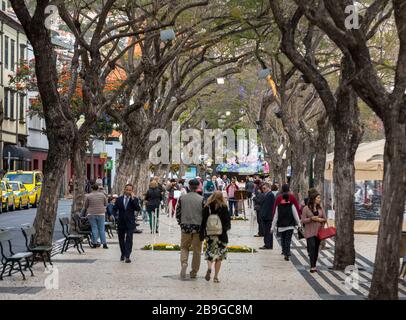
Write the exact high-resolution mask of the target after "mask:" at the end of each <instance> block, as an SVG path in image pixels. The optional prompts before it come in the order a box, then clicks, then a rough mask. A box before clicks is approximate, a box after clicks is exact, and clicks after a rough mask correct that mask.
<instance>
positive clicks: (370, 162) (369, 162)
mask: <svg viewBox="0 0 406 320" xmlns="http://www.w3.org/2000/svg"><path fill="white" fill-rule="evenodd" d="M384 147H385V140H384V139H383V140H378V141H372V142H367V143H361V144H360V145H359V146H358V149H357V152H356V153H355V159H354V166H355V180H357V181H361V180H382V179H383V152H384ZM333 161H334V153H330V154H328V155H327V159H326V171H325V178H326V179H327V180H330V181H331V180H332V178H333Z"/></svg>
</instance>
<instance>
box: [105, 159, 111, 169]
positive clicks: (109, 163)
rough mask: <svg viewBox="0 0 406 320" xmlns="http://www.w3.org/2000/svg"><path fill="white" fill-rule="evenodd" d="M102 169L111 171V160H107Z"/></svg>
mask: <svg viewBox="0 0 406 320" xmlns="http://www.w3.org/2000/svg"><path fill="white" fill-rule="evenodd" d="M104 169H105V170H111V169H113V160H109V161H107V162H106V163H105V164H104Z"/></svg>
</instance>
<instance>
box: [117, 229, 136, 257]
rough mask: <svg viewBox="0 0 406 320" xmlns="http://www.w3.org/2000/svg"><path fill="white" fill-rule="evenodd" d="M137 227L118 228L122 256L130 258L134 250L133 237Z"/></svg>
mask: <svg viewBox="0 0 406 320" xmlns="http://www.w3.org/2000/svg"><path fill="white" fill-rule="evenodd" d="M134 229H135V227H127V226H123V227H120V226H118V228H117V232H118V241H119V243H120V250H121V256H122V257H125V258H130V255H131V251H132V249H133V235H134Z"/></svg>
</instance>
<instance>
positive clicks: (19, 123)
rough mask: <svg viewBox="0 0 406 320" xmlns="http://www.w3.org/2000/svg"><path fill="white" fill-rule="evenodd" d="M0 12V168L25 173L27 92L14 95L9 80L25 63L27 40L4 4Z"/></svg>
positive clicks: (27, 162)
mask: <svg viewBox="0 0 406 320" xmlns="http://www.w3.org/2000/svg"><path fill="white" fill-rule="evenodd" d="M1 5H2V9H5V10H0V101H1V106H2V111H3V115H2V118H3V121H2V125H1V132H0V154H1V155H2V161H1V164H0V165H1V167H2V168H1V169H3V170H4V171H7V170H16V169H22V170H28V169H29V164H30V161H31V153H30V151H29V150H28V149H27V137H28V127H27V112H26V108H27V104H28V94H27V92H17V91H16V90H14V88H13V87H12V86H11V85H10V77H12V76H14V75H15V73H16V72H17V68H18V65H19V63H20V62H21V61H26V60H27V54H28V53H27V47H28V39H27V37H26V35H25V34H24V30H23V28H22V26H21V24H20V23H19V22H18V20H17V18H16V17H15V15H14V14H13V12H11V11H10V10H9V9H8V4H7V2H5V1H2V2H1Z"/></svg>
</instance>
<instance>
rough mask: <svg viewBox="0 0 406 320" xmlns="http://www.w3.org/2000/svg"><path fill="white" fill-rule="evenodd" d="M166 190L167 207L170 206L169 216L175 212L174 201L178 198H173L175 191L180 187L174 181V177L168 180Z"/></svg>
mask: <svg viewBox="0 0 406 320" xmlns="http://www.w3.org/2000/svg"><path fill="white" fill-rule="evenodd" d="M166 190H167V191H168V207H169V208H170V216H171V217H173V216H174V214H175V207H176V202H177V201H178V199H177V198H175V191H180V187H179V185H178V183H177V182H176V179H171V180H170V183H169V186H168V187H167V189H166ZM168 216H169V214H168Z"/></svg>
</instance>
